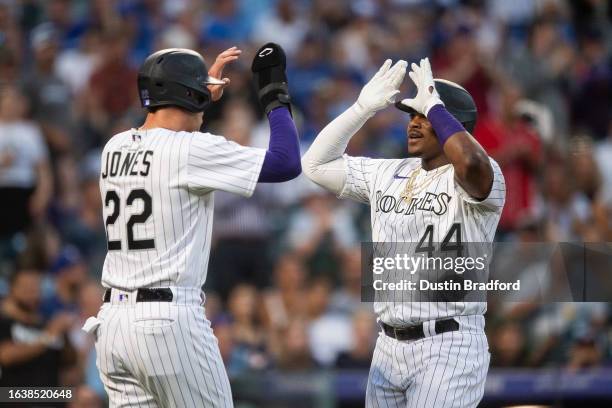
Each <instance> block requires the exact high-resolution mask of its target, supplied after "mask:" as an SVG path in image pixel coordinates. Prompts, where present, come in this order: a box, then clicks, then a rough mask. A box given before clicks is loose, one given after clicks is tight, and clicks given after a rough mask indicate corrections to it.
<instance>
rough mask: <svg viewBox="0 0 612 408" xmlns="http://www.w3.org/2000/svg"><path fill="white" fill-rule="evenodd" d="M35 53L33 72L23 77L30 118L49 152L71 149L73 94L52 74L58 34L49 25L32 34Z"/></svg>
mask: <svg viewBox="0 0 612 408" xmlns="http://www.w3.org/2000/svg"><path fill="white" fill-rule="evenodd" d="M31 44H32V49H33V51H34V64H33V67H32V70H31V71H30V72H29V73H28V74H26V76H25V78H24V87H25V90H26V94H27V95H28V99H29V105H30V110H31V112H30V113H31V117H32V118H33V119H34V120H36V121H37V122H38V123H39V124H40V125H41V128H42V131H43V134H44V135H45V139H46V140H47V143H48V145H49V147H50V149H51V151H52V153H57V154H63V153H67V152H68V151H69V150H70V144H71V141H72V140H71V134H73V123H72V114H73V113H72V112H71V111H70V109H66V107H67V106H70V105H71V99H72V95H71V92H70V88H69V87H68V85H67V84H66V83H65V82H64V81H63V80H62V79H60V78H59V76H57V74H56V73H55V69H56V59H57V53H58V46H59V45H58V38H57V32H56V31H55V29H54V28H53V26H52V25H51V24H50V23H44V24H41V25H39V26H37V27H36V28H35V29H34V30H32V33H31Z"/></svg>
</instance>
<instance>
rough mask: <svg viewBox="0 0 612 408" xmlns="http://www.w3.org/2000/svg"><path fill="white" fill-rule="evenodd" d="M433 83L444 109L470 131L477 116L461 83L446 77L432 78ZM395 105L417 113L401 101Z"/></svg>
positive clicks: (472, 103)
mask: <svg viewBox="0 0 612 408" xmlns="http://www.w3.org/2000/svg"><path fill="white" fill-rule="evenodd" d="M434 83H435V86H436V91H438V93H439V94H440V99H442V102H444V106H445V107H446V110H448V112H449V113H450V114H451V115H453V116H454V117H455V118H456V119H457V120H458V121H459V122H461V124H462V125H463V127H464V128H465V130H467V131H468V132H470V133H472V132H473V131H474V126H475V125H476V119H477V117H478V111H477V109H476V103H475V102H474V98H472V95H470V93H469V92H468V91H466V90H465V88H464V87H462V86H461V85H459V84H456V83H454V82H451V81H447V80H446V79H434ZM395 107H396V108H398V109H400V110H403V111H404V112H408V113H410V114H414V113H417V112H416V111H415V110H414V109H412V108H411V107H409V106H406V105H404V104H402V103H401V101H397V102H396V103H395Z"/></svg>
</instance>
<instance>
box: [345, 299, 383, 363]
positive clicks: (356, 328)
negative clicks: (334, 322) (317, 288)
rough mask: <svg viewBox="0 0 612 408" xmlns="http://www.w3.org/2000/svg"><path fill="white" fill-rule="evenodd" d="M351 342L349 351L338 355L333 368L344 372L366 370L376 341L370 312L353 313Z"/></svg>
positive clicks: (375, 326) (374, 326) (375, 327)
mask: <svg viewBox="0 0 612 408" xmlns="http://www.w3.org/2000/svg"><path fill="white" fill-rule="evenodd" d="M352 326H353V327H352V329H353V330H352V333H351V336H350V338H351V341H352V345H351V347H350V349H349V350H347V351H343V352H341V353H340V354H338V357H337V358H336V363H335V367H336V368H340V369H345V370H356V369H361V370H368V369H369V368H370V364H371V363H372V350H374V343H375V341H376V329H377V328H378V326H377V325H376V324H375V320H374V316H373V314H372V312H370V311H366V310H363V309H361V310H359V309H357V311H356V312H355V313H354V315H353V321H352Z"/></svg>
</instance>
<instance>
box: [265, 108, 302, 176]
mask: <svg viewBox="0 0 612 408" xmlns="http://www.w3.org/2000/svg"><path fill="white" fill-rule="evenodd" d="M268 121H269V122H270V144H269V146H268V150H267V151H266V156H265V158H264V162H263V165H262V167H261V172H260V173H259V179H258V180H257V181H258V182H260V183H280V182H282V181H287V180H291V179H294V178H296V177H297V176H299V175H300V173H301V172H302V165H301V162H300V143H299V139H298V133H297V129H296V127H295V123H294V122H293V118H292V117H291V114H290V113H289V110H288V109H287V108H285V107H279V108H276V109H273V110H272V111H270V113H268Z"/></svg>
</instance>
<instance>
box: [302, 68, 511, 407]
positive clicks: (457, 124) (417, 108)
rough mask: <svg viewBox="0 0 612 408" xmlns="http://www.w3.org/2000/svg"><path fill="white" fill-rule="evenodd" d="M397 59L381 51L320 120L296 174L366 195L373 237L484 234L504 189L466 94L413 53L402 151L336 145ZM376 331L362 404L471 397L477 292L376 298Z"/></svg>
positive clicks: (386, 86)
mask: <svg viewBox="0 0 612 408" xmlns="http://www.w3.org/2000/svg"><path fill="white" fill-rule="evenodd" d="M406 68H407V63H406V62H405V61H398V62H397V63H396V64H395V65H394V66H393V67H392V66H391V61H390V60H387V61H386V62H385V63H384V64H383V66H382V67H381V68H380V70H379V71H378V72H377V73H376V74H375V75H374V77H373V78H372V79H371V80H370V82H369V83H368V84H366V85H365V86H364V88H363V90H362V91H361V93H360V95H359V98H358V100H357V102H356V103H355V104H354V105H353V106H352V107H350V108H349V109H348V110H347V111H345V112H344V113H342V114H341V115H340V116H339V117H338V118H336V119H335V120H334V121H333V122H331V123H330V124H329V125H328V126H326V127H325V128H324V129H323V130H322V131H321V133H320V134H319V135H318V136H317V138H316V140H315V141H314V142H313V144H312V146H311V147H310V149H309V150H308V152H307V153H306V154H305V155H304V157H303V158H302V167H303V169H304V173H305V174H306V175H307V176H308V177H309V178H310V179H311V180H313V181H314V182H316V183H317V184H320V185H321V186H323V187H325V188H327V189H328V190H330V191H332V192H334V193H335V194H337V195H338V197H339V198H350V199H353V200H355V201H359V202H362V203H368V204H370V206H371V212H370V214H371V222H372V241H374V242H385V243H393V242H410V243H419V244H420V245H423V244H430V243H442V242H447V243H448V242H453V243H454V244H455V245H457V244H459V245H460V244H461V243H470V242H474V243H483V242H484V243H490V242H492V241H493V238H494V235H495V230H496V228H497V223H498V221H499V217H500V214H501V210H502V207H503V204H504V199H505V184H504V179H503V176H502V173H501V171H500V168H499V166H498V165H497V163H496V162H495V161H494V160H492V159H490V158H489V157H488V156H487V154H486V152H485V151H484V150H483V148H482V147H481V146H480V145H479V144H478V142H477V141H476V140H475V139H474V138H473V137H472V136H471V135H470V133H469V132H471V131H472V129H473V126H474V124H475V121H476V106H475V104H474V101H473V99H472V98H471V96H470V95H469V93H468V92H467V91H466V90H465V89H463V88H461V87H460V86H459V85H457V84H454V83H452V82H449V81H444V80H439V79H436V80H434V79H433V75H432V73H431V68H430V65H429V60H428V59H424V60H421V62H420V64H419V65H417V64H412V71H411V72H410V77H411V78H412V80H413V81H414V83H415V84H416V86H417V94H416V96H415V97H414V98H412V99H404V100H402V101H401V102H398V103H396V106H397V107H398V108H400V109H401V110H404V111H407V112H409V113H411V120H410V123H409V125H408V128H407V134H408V152H409V154H410V156H411V157H410V158H405V159H397V160H396V159H393V160H386V159H370V158H365V157H350V156H347V155H345V154H344V151H345V149H346V146H347V144H348V142H349V140H350V138H351V136H352V135H353V134H355V133H356V132H357V131H358V130H359V129H360V128H361V126H363V124H364V123H365V122H366V121H367V120H368V118H370V117H371V116H373V115H374V114H375V113H376V111H378V110H380V109H383V108H385V107H387V106H389V105H391V104H392V103H393V102H394V101H395V98H396V97H397V94H398V93H399V90H398V88H399V86H400V85H401V83H402V81H403V78H404V75H405V72H406ZM374 310H375V312H376V314H377V316H378V319H379V324H380V326H381V332H380V334H379V338H378V341H377V343H376V349H375V351H374V358H373V361H372V366H371V369H370V375H369V381H368V386H367V390H366V406H367V407H384V408H391V407H410V408H413V407H414V408H417V407H418V408H422V407H462V408H463V407H475V406H476V405H477V404H478V402H479V401H480V400H481V398H482V395H483V392H484V382H485V378H486V373H487V369H488V365H489V359H490V355H489V352H488V345H487V339H486V336H485V333H484V317H483V314H484V313H485V311H486V303H484V302H460V301H457V302H455V301H449V302H410V301H409V300H408V301H404V302H398V301H395V302H391V301H387V302H375V303H374Z"/></svg>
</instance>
